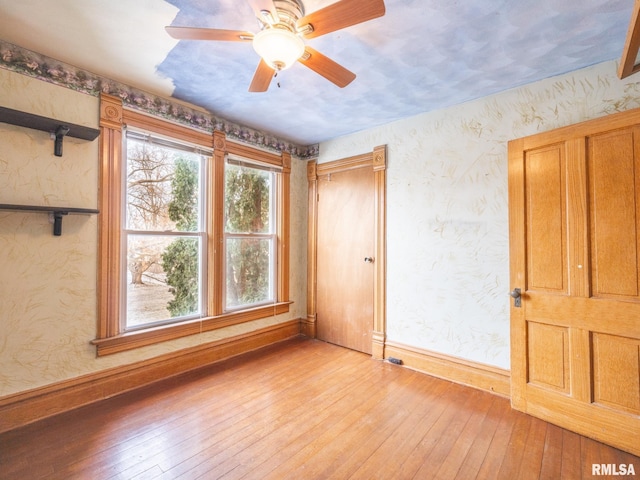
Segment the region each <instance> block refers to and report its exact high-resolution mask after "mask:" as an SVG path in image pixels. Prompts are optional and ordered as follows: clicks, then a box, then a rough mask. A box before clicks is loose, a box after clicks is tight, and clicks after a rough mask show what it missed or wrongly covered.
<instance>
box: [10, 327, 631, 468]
mask: <svg viewBox="0 0 640 480" xmlns="http://www.w3.org/2000/svg"><path fill="white" fill-rule="evenodd" d="M594 463H596V464H616V465H619V464H625V465H628V464H633V465H634V469H635V472H636V475H639V476H640V458H638V457H635V456H633V455H630V454H627V453H624V452H621V451H619V450H616V449H614V448H611V447H608V446H606V445H603V444H601V443H598V442H596V441H593V440H590V439H588V438H585V437H581V436H579V435H577V434H574V433H571V432H569V431H567V430H564V429H562V428H559V427H556V426H554V425H551V424H548V423H546V422H544V421H541V420H538V419H536V418H533V417H530V416H528V415H525V414H522V413H519V412H516V411H513V410H511V408H510V406H509V401H508V400H506V399H504V398H501V397H498V396H495V395H491V394H489V393H485V392H482V391H479V390H474V389H471V388H467V387H463V386H460V385H457V384H454V383H451V382H447V381H443V380H439V379H436V378H433V377H430V376H428V375H424V374H420V373H417V372H414V371H411V370H408V369H406V368H402V367H398V366H396V365H392V364H389V363H386V362H380V361H376V360H372V359H371V358H370V357H369V356H367V355H364V354H361V353H358V352H354V351H351V350H347V349H343V348H340V347H336V346H333V345H329V344H326V343H323V342H320V341H317V340H309V339H306V338H302V337H301V338H295V339H292V340H288V341H285V342H282V343H279V344H276V345H272V346H269V347H266V348H264V349H261V350H258V351H255V352H251V353H249V354H245V355H243V356H240V357H236V358H233V359H230V360H225V361H222V362H219V363H217V364H215V365H212V366H209V367H206V368H203V369H201V370H198V371H196V372H191V373H189V374H186V375H182V376H180V377H176V378H172V379H168V380H165V381H162V382H160V383H157V384H154V385H152V386H150V387H146V388H143V389H139V390H137V391H135V392H131V393H128V394H125V395H121V396H119V397H116V398H112V399H109V400H106V401H103V402H100V403H97V404H93V405H90V406H88V407H84V408H81V409H78V410H75V411H72V412H68V413H66V414H63V415H59V416H57V417H54V418H51V419H47V420H44V421H41V422H38V423H36V424H33V425H29V426H27V427H24V428H22V429H19V430H14V431H11V432H7V433H5V434H2V435H0V478H2V479H21V480H22V479H29V480H33V479H39V478H52V479H65V480H66V479H83V480H84V479H92V480H96V479H172V478H182V479H189V480H191V479H197V478H203V479H207V480H208V479H218V478H220V479H240V478H245V479H278V480H280V479H288V478H290V479H296V480H302V479H315V478H318V479H328V478H335V479H347V478H351V479H385V480H386V479H412V478H416V479H426V478H441V479H472V478H478V479H496V478H498V479H518V478H523V479H524V478H527V479H528V478H534V479H535V478H541V479H560V478H561V479H587V478H605V477H592V475H591V472H592V467H591V465H592V464H594Z"/></svg>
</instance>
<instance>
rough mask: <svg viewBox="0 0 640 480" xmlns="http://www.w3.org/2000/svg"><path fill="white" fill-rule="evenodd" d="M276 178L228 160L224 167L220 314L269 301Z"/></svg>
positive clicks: (257, 167)
mask: <svg viewBox="0 0 640 480" xmlns="http://www.w3.org/2000/svg"><path fill="white" fill-rule="evenodd" d="M275 184H276V182H275V174H274V173H273V172H272V171H270V169H269V168H268V167H264V166H262V165H258V164H252V163H248V162H244V161H242V160H237V159H233V158H229V159H227V162H226V164H225V196H224V198H225V233H224V248H225V304H224V305H225V311H231V310H235V309H238V308H247V307H251V306H257V305H264V304H267V303H271V302H274V283H275V278H274V272H275V268H274V265H275V263H276V262H275V247H276V225H275V213H274V212H275V192H274V190H275Z"/></svg>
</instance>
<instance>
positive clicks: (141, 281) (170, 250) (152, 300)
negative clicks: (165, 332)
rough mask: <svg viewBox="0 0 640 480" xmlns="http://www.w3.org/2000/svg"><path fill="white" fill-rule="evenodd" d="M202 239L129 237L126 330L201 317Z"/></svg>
mask: <svg viewBox="0 0 640 480" xmlns="http://www.w3.org/2000/svg"><path fill="white" fill-rule="evenodd" d="M201 263H202V260H201V255H200V239H199V238H198V237H182V236H168V235H128V237H127V311H126V319H127V321H126V326H127V327H129V328H130V327H135V326H139V325H145V324H149V323H155V322H162V321H167V320H170V319H172V318H176V317H184V316H197V315H199V314H200V305H201V301H200V288H199V284H200V272H201Z"/></svg>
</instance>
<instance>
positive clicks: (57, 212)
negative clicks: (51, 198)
mask: <svg viewBox="0 0 640 480" xmlns="http://www.w3.org/2000/svg"><path fill="white" fill-rule="evenodd" d="M0 210H9V211H13V212H36V213H48V214H49V216H50V217H52V218H53V234H54V235H55V236H57V237H59V236H60V235H62V217H63V216H64V215H69V214H77V215H92V214H97V213H100V211H99V210H94V209H91V208H71V207H48V206H36V205H9V204H6V203H0Z"/></svg>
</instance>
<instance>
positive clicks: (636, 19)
mask: <svg viewBox="0 0 640 480" xmlns="http://www.w3.org/2000/svg"><path fill="white" fill-rule="evenodd" d="M639 49H640V0H635V2H634V5H633V11H632V12H631V20H630V21H629V29H628V31H627V38H626V40H625V43H624V48H623V50H622V58H621V59H620V65H619V66H618V77H619V78H620V79H621V80H622V79H623V78H626V77H628V76H630V75H633V74H634V73H636V72H638V71H640V64H637V63H636V60H637V58H638V50H639Z"/></svg>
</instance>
